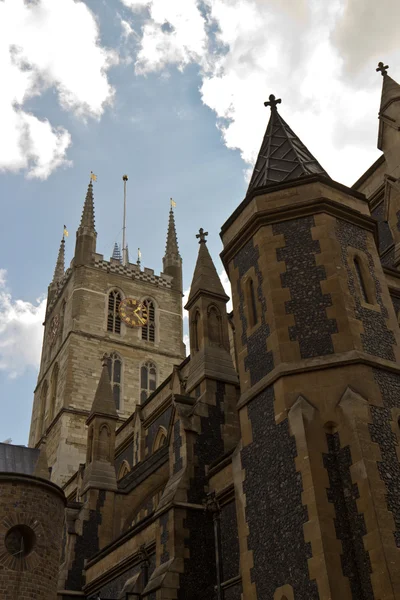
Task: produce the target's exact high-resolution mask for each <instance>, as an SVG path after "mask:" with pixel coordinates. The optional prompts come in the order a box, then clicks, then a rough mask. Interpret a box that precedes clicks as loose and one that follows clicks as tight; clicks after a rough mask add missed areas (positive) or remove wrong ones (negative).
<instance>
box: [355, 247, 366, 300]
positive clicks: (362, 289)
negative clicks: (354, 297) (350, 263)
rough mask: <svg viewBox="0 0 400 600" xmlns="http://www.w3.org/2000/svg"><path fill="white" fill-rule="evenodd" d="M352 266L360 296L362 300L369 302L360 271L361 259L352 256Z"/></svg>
mask: <svg viewBox="0 0 400 600" xmlns="http://www.w3.org/2000/svg"><path fill="white" fill-rule="evenodd" d="M354 267H355V271H356V275H357V280H358V285H359V286H360V292H361V298H362V300H363V301H364V302H366V303H369V300H368V294H367V288H366V286H365V282H364V277H363V273H362V267H361V261H360V259H359V257H358V256H355V257H354Z"/></svg>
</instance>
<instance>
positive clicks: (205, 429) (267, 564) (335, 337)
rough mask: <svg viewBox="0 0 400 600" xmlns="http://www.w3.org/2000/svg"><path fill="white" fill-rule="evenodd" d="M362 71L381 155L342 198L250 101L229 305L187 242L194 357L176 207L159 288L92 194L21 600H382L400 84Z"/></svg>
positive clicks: (395, 539) (396, 589)
mask: <svg viewBox="0 0 400 600" xmlns="http://www.w3.org/2000/svg"><path fill="white" fill-rule="evenodd" d="M377 70H379V71H380V72H381V74H382V79H383V89H382V97H381V104H380V108H379V131H378V148H379V149H380V150H381V151H382V154H381V156H380V158H379V159H378V160H377V161H376V162H375V163H374V164H373V165H372V166H371V167H370V168H369V169H368V170H367V171H366V172H365V173H364V175H362V177H360V179H359V180H358V181H357V182H356V183H355V184H354V185H353V186H352V187H351V188H349V187H346V186H344V185H342V184H340V183H338V182H336V181H334V180H332V179H331V178H330V176H329V175H328V173H327V172H326V171H325V169H324V168H323V167H322V166H321V165H320V164H319V162H318V161H317V159H316V158H314V156H312V154H311V153H310V151H309V150H308V149H307V148H306V146H305V145H304V144H303V142H302V141H301V140H300V139H299V138H298V137H297V136H296V134H295V133H294V132H293V131H292V129H291V128H290V127H289V125H288V124H287V123H286V121H285V120H284V119H283V117H282V116H281V114H280V112H279V110H278V104H279V103H280V100H277V99H276V98H275V97H274V96H272V95H271V96H270V98H269V102H266V105H268V106H269V108H270V118H269V123H268V126H267V129H266V133H265V136H264V139H263V142H262V146H261V149H260V152H259V155H258V158H257V161H256V164H255V167H254V172H253V175H252V178H251V180H250V184H249V188H248V191H247V194H246V197H245V198H244V200H243V201H242V203H241V204H240V205H239V206H238V207H237V208H236V210H235V211H234V212H233V214H232V215H231V216H230V217H229V218H228V220H227V221H226V222H225V223H224V224H223V225H222V229H221V239H222V243H223V251H222V254H221V257H222V260H223V263H224V265H225V269H226V272H227V273H228V276H229V280H230V283H231V288H232V301H233V311H232V313H229V314H228V313H227V309H226V304H227V301H228V299H229V298H228V296H227V295H226V293H225V291H224V288H223V286H222V284H221V281H220V279H219V277H218V274H217V271H216V269H215V266H214V263H213V260H212V258H211V256H210V254H209V251H208V249H207V237H206V236H207V233H206V232H205V231H204V230H203V229H200V232H199V233H198V235H197V241H198V258H197V263H196V267H195V270H194V274H193V279H192V284H191V288H190V294H189V298H188V301H187V304H186V307H185V308H186V309H187V311H188V314H189V333H190V356H187V357H185V349H184V345H183V342H182V338H183V313H182V259H181V255H180V252H179V249H178V243H177V234H176V229H175V222H174V214H173V210H172V208H171V211H170V214H169V223H168V234H167V245H166V250H165V255H164V258H163V272H162V273H161V274H160V275H156V274H155V273H154V272H153V270H151V269H147V268H144V269H143V268H142V267H141V266H140V264H134V263H129V262H128V263H126V261H125V263H122V262H121V259H120V257H119V256H118V253H115V254H114V255H113V257H112V258H111V259H110V260H106V259H105V258H104V257H103V256H102V255H100V254H98V253H97V252H96V235H97V234H96V230H95V221H94V196H93V186H92V182H90V184H89V187H88V191H87V194H86V199H85V202H84V207H83V213H82V219H81V223H80V225H79V228H78V230H77V234H76V247H75V254H74V258H73V260H72V262H71V266H70V267H69V268H68V269H67V270H65V268H64V241H62V242H61V246H60V250H59V254H58V259H57V264H56V268H55V272H54V277H53V280H52V282H51V284H50V286H49V291H48V303H47V313H46V319H45V332H44V342H43V352H42V359H41V366H40V372H39V377H38V383H37V387H36V390H35V396H34V404H33V412H32V424H31V431H30V440H29V443H30V446H31V447H32V448H36V449H41V451H42V454H43V455H44V454H45V455H46V457H47V461H48V466H49V468H50V472H51V484H52V485H54V484H56V485H57V486H59V488H62V490H63V492H64V494H65V496H66V499H67V505H66V509H65V511H66V512H65V515H66V516H65V525H64V534H63V541H62V544H60V546H61V548H60V552H61V554H60V568H59V574H58V583H57V586H58V588H57V590H56V587H54V593H53V595H51V594H50V593H49V594H48V595H45V594H42V595H35V593H36V591H35V589H34V586H35V585H36V584H35V583H34V579H32V589H33V592H32V596H29V598H31V597H32V598H45V600H47V599H48V600H50V599H53V600H55V599H56V598H58V600H79V599H82V600H83V599H92V598H93V599H98V598H100V599H104V600H105V599H109V600H113V599H114V600H117V599H120V600H122V599H123V600H125V599H128V598H130V599H132V598H135V599H143V600H164V599H174V598H175V599H178V600H241V599H243V600H317V599H320V600H330V599H332V600H347V599H357V600H373V599H376V600H389V599H390V600H400V463H399V458H400V453H399V449H400V445H399V443H400V329H399V322H398V316H399V311H400V270H399V269H400V85H399V84H398V83H397V82H395V81H394V80H393V79H392V78H391V77H390V76H389V75H388V73H387V67H385V66H384V65H383V64H382V63H380V65H379V67H378V69H377ZM193 243H195V239H193ZM122 307H125V308H126V312H124V311H123V310H122ZM128 309H129V310H130V312H129V310H128ZM128 313H129V315H130V316H128ZM135 319H139V320H135ZM140 319H143V320H142V321H141V320H140ZM36 452H37V450H36ZM42 472H43V471H42ZM49 485H50V482H49ZM53 493H54V490H53ZM0 506H1V501H0ZM0 525H1V524H0ZM55 527H56V525H55ZM3 538H4V536H3V537H1V531H0V585H1V578H2V577H4V576H7V569H11V570H12V566H11V567H10V566H8V567H7V568H4V567H2V566H1V564H2V562H1V561H2V556H3V555H4V552H5V550H3V548H2V544H3ZM38 560H39V559H38ZM13 564H14V563H13ZM36 564H37V563H36ZM14 566H15V565H14ZM28 570H29V569H28ZM27 597H28V596H27ZM24 600H25V599H24Z"/></svg>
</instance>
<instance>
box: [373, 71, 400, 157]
mask: <svg viewBox="0 0 400 600" xmlns="http://www.w3.org/2000/svg"><path fill="white" fill-rule="evenodd" d="M388 68H389V66H388V65H384V63H383V62H380V63H379V64H378V67H377V69H376V70H377V71H379V72H380V73H381V74H382V78H383V80H382V96H381V105H380V108H379V133H378V148H379V150H382V151H383V150H384V148H383V130H384V124H385V123H386V125H388V126H389V127H394V128H395V129H396V130H397V131H398V127H399V120H400V116H398V115H397V114H395V113H398V112H399V111H398V110H397V111H393V107H392V109H390V110H388V109H389V107H390V106H391V105H392V104H393V103H394V102H400V85H399V84H398V83H397V81H395V80H394V79H392V78H391V77H390V76H389V75H388V74H387V70H388ZM396 117H398V118H396Z"/></svg>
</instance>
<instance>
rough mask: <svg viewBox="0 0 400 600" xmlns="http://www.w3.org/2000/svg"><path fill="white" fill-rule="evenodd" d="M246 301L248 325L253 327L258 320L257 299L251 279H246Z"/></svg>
mask: <svg viewBox="0 0 400 600" xmlns="http://www.w3.org/2000/svg"><path fill="white" fill-rule="evenodd" d="M247 302H248V305H249V326H250V327H254V325H256V324H257V321H258V314H257V299H256V291H255V288H254V282H253V280H252V279H249V280H248V281H247Z"/></svg>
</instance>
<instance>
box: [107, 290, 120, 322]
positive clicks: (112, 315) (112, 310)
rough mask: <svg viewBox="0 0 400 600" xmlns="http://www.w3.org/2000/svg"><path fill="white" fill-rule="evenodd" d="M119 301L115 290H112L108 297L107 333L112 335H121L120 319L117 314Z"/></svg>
mask: <svg viewBox="0 0 400 600" xmlns="http://www.w3.org/2000/svg"><path fill="white" fill-rule="evenodd" d="M121 299H122V298H121V294H120V293H119V292H118V291H117V290H112V291H111V292H110V293H109V295H108V317H107V331H112V333H121V318H120V316H119V313H118V309H119V305H120V303H121Z"/></svg>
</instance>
